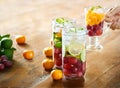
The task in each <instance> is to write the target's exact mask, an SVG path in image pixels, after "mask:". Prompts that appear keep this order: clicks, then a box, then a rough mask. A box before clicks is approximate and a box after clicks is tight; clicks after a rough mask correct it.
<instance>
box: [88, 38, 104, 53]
mask: <svg viewBox="0 0 120 88" xmlns="http://www.w3.org/2000/svg"><path fill="white" fill-rule="evenodd" d="M101 49H103V46H102V45H101V44H100V42H99V37H98V36H93V37H89V45H88V46H87V50H88V51H95V50H101Z"/></svg>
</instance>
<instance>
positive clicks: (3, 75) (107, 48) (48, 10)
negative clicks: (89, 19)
mask: <svg viewBox="0 0 120 88" xmlns="http://www.w3.org/2000/svg"><path fill="white" fill-rule="evenodd" d="M96 4H97V5H102V6H105V7H106V8H110V7H111V6H114V5H120V0H69V1H68V0H0V34H8V33H9V34H11V38H12V39H13V41H14V47H16V48H17V51H15V54H14V65H13V67H12V68H11V69H6V70H5V71H2V72H0V88H30V87H31V88H69V87H70V86H73V85H74V86H76V87H80V86H82V87H84V88H120V36H119V35H120V31H108V32H106V33H107V36H106V37H105V39H104V41H103V42H102V44H103V46H104V49H103V50H102V51H100V52H87V71H86V75H85V77H84V79H81V80H79V81H77V82H76V83H75V82H66V81H58V82H54V81H52V79H51V77H50V76H49V75H48V73H47V72H45V71H44V69H43V68H42V64H41V61H42V60H43V59H44V58H45V56H44V55H43V52H42V50H43V49H44V47H46V46H50V43H49V40H50V39H51V36H52V35H51V32H52V30H51V21H52V19H54V18H55V17H63V16H64V17H70V18H77V19H78V21H79V23H83V21H84V19H83V18H84V8H85V7H88V6H92V5H96ZM19 34H23V35H25V36H26V38H27V42H26V43H27V44H26V45H22V46H20V45H17V44H16V42H15V36H16V35H19ZM25 49H33V50H34V51H35V57H34V59H33V60H32V61H27V60H25V59H24V58H23V56H22V52H23V50H25ZM70 83H71V85H68V84H70ZM78 84H79V85H78Z"/></svg>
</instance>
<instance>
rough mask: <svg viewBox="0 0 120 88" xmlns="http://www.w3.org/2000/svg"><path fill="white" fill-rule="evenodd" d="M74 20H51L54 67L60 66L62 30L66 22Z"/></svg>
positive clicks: (70, 22) (73, 21)
mask: <svg viewBox="0 0 120 88" xmlns="http://www.w3.org/2000/svg"><path fill="white" fill-rule="evenodd" d="M74 23H75V20H72V19H68V18H66V19H65V18H56V19H54V20H53V21H52V32H53V33H52V34H53V49H54V50H53V59H54V63H55V68H60V69H61V68H62V30H63V29H64V27H65V25H66V24H74Z"/></svg>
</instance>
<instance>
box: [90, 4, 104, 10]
mask: <svg viewBox="0 0 120 88" xmlns="http://www.w3.org/2000/svg"><path fill="white" fill-rule="evenodd" d="M99 8H102V6H100V5H99V6H92V7H91V8H90V9H91V10H95V9H99Z"/></svg>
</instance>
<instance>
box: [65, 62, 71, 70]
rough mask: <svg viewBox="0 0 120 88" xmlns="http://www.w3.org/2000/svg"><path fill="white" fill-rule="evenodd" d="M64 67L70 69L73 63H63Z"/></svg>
mask: <svg viewBox="0 0 120 88" xmlns="http://www.w3.org/2000/svg"><path fill="white" fill-rule="evenodd" d="M63 68H64V69H67V70H69V69H70V68H71V65H70V64H68V63H67V64H64V65H63Z"/></svg>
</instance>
